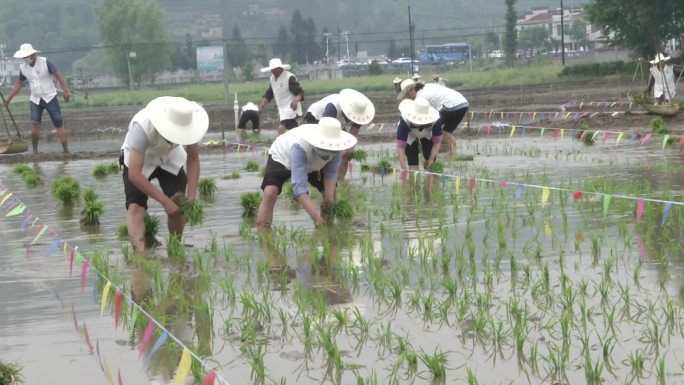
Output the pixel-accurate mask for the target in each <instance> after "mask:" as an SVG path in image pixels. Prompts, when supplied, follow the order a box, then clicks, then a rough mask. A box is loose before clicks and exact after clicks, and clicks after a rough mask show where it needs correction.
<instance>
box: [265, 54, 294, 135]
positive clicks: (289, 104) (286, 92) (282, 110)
mask: <svg viewBox="0 0 684 385" xmlns="http://www.w3.org/2000/svg"><path fill="white" fill-rule="evenodd" d="M289 69H290V65H289V64H283V62H282V61H281V60H280V59H278V58H274V59H271V60H270V61H269V62H268V67H264V68H262V69H261V72H268V71H271V78H270V79H269V84H270V86H269V87H268V90H266V93H265V94H264V96H263V98H262V99H261V102H260V103H259V111H262V110H263V108H264V106H265V105H266V104H267V103H269V102H270V101H271V100H273V99H275V101H276V106H277V107H278V116H279V117H280V123H279V124H278V135H280V134H282V133H284V132H285V131H287V130H291V129H293V128H295V127H297V126H298V125H299V123H298V122H297V117H299V116H302V103H301V102H302V100H304V90H303V89H302V87H301V86H300V85H299V82H298V81H297V77H296V76H294V75H293V74H292V73H291V72H290V71H289Z"/></svg>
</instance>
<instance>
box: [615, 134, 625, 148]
mask: <svg viewBox="0 0 684 385" xmlns="http://www.w3.org/2000/svg"><path fill="white" fill-rule="evenodd" d="M624 134H625V133H624V132H621V133H620V134H618V137H617V139H615V145H616V146H617V145H618V144H620V141H621V140H622V136H623V135H624Z"/></svg>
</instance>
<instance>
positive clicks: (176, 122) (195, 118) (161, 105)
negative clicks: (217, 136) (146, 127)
mask: <svg viewBox="0 0 684 385" xmlns="http://www.w3.org/2000/svg"><path fill="white" fill-rule="evenodd" d="M145 110H147V113H148V116H149V118H150V122H151V123H152V125H154V128H155V129H156V130H157V132H159V134H160V135H161V136H162V137H164V139H166V140H168V141H169V142H171V143H175V144H180V145H188V144H195V143H197V142H199V141H200V139H202V137H203V136H204V134H205V133H206V132H207V129H209V115H207V111H206V110H205V109H204V108H202V106H200V105H199V104H197V103H196V102H191V101H189V100H187V99H185V98H179V97H173V96H161V97H158V98H156V99H154V100H152V101H151V102H150V103H148V104H147V107H145Z"/></svg>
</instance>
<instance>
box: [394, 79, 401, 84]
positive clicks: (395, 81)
mask: <svg viewBox="0 0 684 385" xmlns="http://www.w3.org/2000/svg"><path fill="white" fill-rule="evenodd" d="M392 83H394V84H399V83H401V79H400V78H394V80H392Z"/></svg>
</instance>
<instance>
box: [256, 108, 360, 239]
mask: <svg viewBox="0 0 684 385" xmlns="http://www.w3.org/2000/svg"><path fill="white" fill-rule="evenodd" d="M356 142H357V139H356V138H355V137H354V136H353V135H352V134H350V133H348V132H345V131H343V130H342V125H341V124H340V122H339V120H337V119H334V118H329V117H324V118H321V121H320V122H319V123H318V124H302V125H301V126H299V127H296V128H294V129H292V130H289V131H288V132H286V133H284V134H283V135H280V136H278V137H277V138H276V140H275V141H274V142H273V144H272V145H271V147H270V148H269V150H268V161H267V162H266V170H265V172H264V179H263V181H262V183H261V189H262V190H263V192H264V193H263V197H262V199H261V205H260V206H259V210H258V211H257V217H256V224H257V226H259V227H260V228H262V229H264V228H268V227H270V225H271V222H272V221H273V207H274V206H275V204H276V200H277V199H278V195H280V192H281V191H282V188H283V184H284V183H285V182H286V181H287V180H288V179H290V178H292V189H293V191H294V196H295V198H296V199H297V202H299V204H300V205H301V206H302V207H303V208H304V210H305V211H306V212H307V213H308V214H309V216H310V217H311V219H312V220H313V222H314V224H315V225H317V226H318V225H322V224H323V223H324V218H323V216H322V215H321V212H320V211H319V210H318V209H317V208H316V206H315V205H314V202H313V200H311V198H310V197H309V190H308V188H307V184H308V183H310V184H311V185H313V186H314V187H316V189H318V191H320V192H321V193H323V199H324V202H329V203H332V202H335V195H336V194H335V191H336V188H337V170H338V169H339V165H340V160H341V157H342V153H343V152H344V151H345V150H347V149H350V148H352V147H354V145H356Z"/></svg>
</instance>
